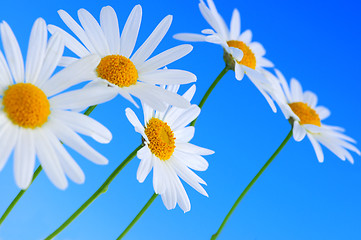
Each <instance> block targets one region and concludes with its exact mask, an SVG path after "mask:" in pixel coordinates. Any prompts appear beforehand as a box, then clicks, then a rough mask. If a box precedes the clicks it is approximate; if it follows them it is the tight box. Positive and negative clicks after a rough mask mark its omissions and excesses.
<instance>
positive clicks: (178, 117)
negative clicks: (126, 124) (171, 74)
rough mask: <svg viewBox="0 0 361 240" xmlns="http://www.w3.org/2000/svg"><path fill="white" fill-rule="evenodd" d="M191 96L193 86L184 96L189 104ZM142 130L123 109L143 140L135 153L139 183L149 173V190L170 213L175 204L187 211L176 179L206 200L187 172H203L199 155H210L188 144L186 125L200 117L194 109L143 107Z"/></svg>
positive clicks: (190, 130)
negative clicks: (151, 180)
mask: <svg viewBox="0 0 361 240" xmlns="http://www.w3.org/2000/svg"><path fill="white" fill-rule="evenodd" d="M178 88H179V85H169V86H168V87H167V91H171V92H174V93H176V92H177V91H178ZM194 93H195V85H193V86H192V87H191V88H190V89H189V90H188V91H187V92H186V93H185V94H184V95H183V97H185V98H186V99H187V100H189V101H190V100H191V99H192V97H193V95H194ZM143 111H144V126H143V125H142V124H141V123H140V121H139V120H138V118H137V116H136V115H135V113H134V112H133V111H132V110H131V109H130V108H127V109H126V115H127V118H128V120H129V121H130V123H131V124H132V125H133V126H134V128H135V131H136V132H138V133H140V134H141V135H142V138H143V142H144V147H143V148H141V149H140V150H139V151H138V154H137V156H138V158H139V159H140V160H141V162H140V164H139V167H138V172H137V179H138V181H139V182H143V181H144V180H145V178H146V177H147V176H148V174H149V172H150V171H151V170H152V169H153V187H154V191H155V192H156V193H157V194H160V195H161V197H162V200H163V203H164V205H165V206H166V208H167V209H168V210H169V209H173V208H175V206H176V204H177V203H178V205H179V206H180V207H181V208H182V210H183V211H184V212H187V211H189V210H190V207H191V205H190V202H189V199H188V196H187V193H186V192H185V190H184V187H183V185H182V183H181V181H180V179H179V177H180V178H182V179H183V180H184V181H185V182H186V183H188V184H189V185H190V186H192V187H193V188H194V189H195V190H197V191H198V192H199V193H201V194H203V195H204V196H208V195H207V193H206V191H205V190H204V188H203V187H202V186H201V185H200V183H201V184H206V183H205V182H204V181H203V180H202V179H201V178H200V177H198V176H197V175H196V174H195V173H194V172H193V171H192V170H190V168H191V169H194V170H197V171H205V170H206V169H207V168H208V162H207V161H206V160H205V159H204V158H203V157H202V156H201V155H210V154H213V153H214V152H213V151H211V150H208V149H205V148H201V147H198V146H196V145H193V144H191V143H189V141H190V140H191V139H192V138H193V135H194V127H193V126H188V127H187V125H188V124H189V123H190V122H191V121H193V120H194V119H196V118H197V117H198V115H199V113H200V108H199V107H198V106H197V105H191V106H190V107H189V108H187V109H181V108H177V107H174V106H173V107H169V106H168V107H167V109H166V111H162V112H160V111H155V110H154V109H152V108H151V107H149V106H148V105H146V104H143Z"/></svg>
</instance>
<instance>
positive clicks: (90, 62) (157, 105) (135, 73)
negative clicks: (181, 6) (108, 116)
mask: <svg viewBox="0 0 361 240" xmlns="http://www.w3.org/2000/svg"><path fill="white" fill-rule="evenodd" d="M199 8H200V11H201V14H202V15H203V17H204V18H205V20H206V21H207V22H208V23H209V25H210V26H211V28H212V29H204V30H203V31H202V34H192V33H181V34H177V35H175V36H174V37H175V38H176V39H179V40H183V41H204V42H210V43H214V44H219V45H220V46H222V48H223V50H224V60H225V62H226V65H227V68H228V69H232V70H234V72H235V78H236V79H237V80H242V79H243V78H244V75H245V74H246V75H247V77H248V79H249V80H251V81H252V83H253V84H254V85H255V86H256V87H257V89H258V90H259V91H260V92H261V94H262V95H263V96H264V97H265V99H266V100H267V102H268V104H269V105H270V107H271V108H272V110H273V111H274V112H276V105H275V103H277V105H278V106H279V108H280V109H281V110H282V112H283V114H284V115H285V117H286V119H288V120H289V121H290V122H291V124H292V126H293V136H294V139H295V140H296V141H301V140H302V139H303V138H304V137H305V136H306V135H307V137H308V138H309V140H310V141H311V143H312V145H313V147H314V149H315V152H316V155H317V158H318V160H319V161H320V162H322V161H323V152H322V149H321V146H320V144H322V145H324V146H325V147H326V148H328V149H329V150H330V151H332V152H333V153H335V154H336V155H337V156H338V157H339V158H341V159H342V160H345V159H347V160H349V161H350V162H353V157H352V156H351V154H350V151H353V152H356V153H357V154H360V151H359V150H358V149H357V148H356V147H355V146H354V145H353V144H352V143H355V141H354V140H353V139H352V138H350V137H348V136H346V135H344V134H343V133H342V132H343V129H342V128H339V127H335V126H330V125H325V124H323V123H322V122H321V121H323V120H324V119H326V118H327V117H328V116H329V115H330V111H329V110H328V109H327V108H325V107H322V106H317V97H316V95H315V94H314V93H312V92H309V91H306V92H303V90H302V87H301V85H300V83H299V82H298V81H297V80H295V79H292V80H291V83H290V85H289V84H288V83H287V81H286V80H285V78H284V77H283V75H282V74H281V72H280V71H279V70H277V69H275V75H274V74H272V73H271V72H269V71H267V70H265V69H264V68H272V67H273V63H272V62H271V61H269V60H267V59H266V58H265V57H264V55H265V53H266V51H265V49H264V48H263V46H262V45H261V44H260V43H259V42H252V32H251V31H250V30H246V31H244V32H241V30H240V14H239V12H238V11H237V10H234V12H233V15H232V20H231V24H230V28H228V27H227V25H226V23H225V21H224V20H223V18H222V17H221V15H220V14H219V13H218V11H217V9H216V7H215V5H214V3H213V1H212V0H207V4H205V3H204V2H203V1H202V0H201V1H200V3H199ZM58 13H59V15H60V17H61V19H62V20H63V22H64V23H65V24H66V25H67V27H68V28H69V29H70V31H66V30H63V29H61V28H59V27H57V26H54V25H46V23H45V21H44V20H43V19H41V18H39V19H37V20H36V21H35V23H34V25H33V28H32V31H31V35H30V40H29V46H28V52H27V56H26V61H25V68H24V62H23V57H22V54H21V50H20V47H19V45H18V42H17V40H16V38H15V36H14V33H13V32H12V30H11V28H10V26H9V25H8V24H7V23H6V22H2V23H1V24H0V31H1V40H2V44H3V49H4V53H5V54H3V53H2V52H1V51H0V97H1V105H0V139H1V141H0V152H1V154H0V170H1V169H2V168H3V167H4V165H5V163H6V162H7V160H8V159H9V158H10V157H11V156H13V160H14V175H15V180H16V183H17V185H18V186H19V187H20V188H22V189H26V188H27V187H28V186H29V185H30V183H31V180H32V177H33V171H34V167H35V165H36V164H35V159H36V158H37V159H38V160H39V162H40V164H41V166H42V168H43V169H44V171H45V173H46V174H47V176H48V178H49V179H50V181H51V182H52V183H53V184H54V185H55V186H57V187H58V188H60V189H65V188H66V187H67V184H68V182H67V177H68V178H69V179H71V180H72V181H74V182H76V183H83V182H84V180H85V177H84V173H83V171H82V170H81V168H80V167H79V166H78V164H77V163H76V162H75V161H74V159H73V157H72V156H71V155H70V154H69V153H68V151H67V150H66V148H65V147H64V145H66V146H68V147H69V148H71V149H73V150H75V151H76V152H78V153H79V154H81V155H82V156H84V157H85V158H87V159H89V160H90V161H92V162H94V163H96V164H107V162H108V160H107V159H106V158H105V157H104V156H103V155H101V154H100V153H98V152H97V151H96V150H94V149H93V148H92V147H91V146H89V145H88V143H87V142H85V141H84V140H83V139H82V138H81V137H80V135H79V134H82V135H86V136H89V137H91V138H93V139H94V140H95V141H97V142H100V143H109V142H110V141H111V139H112V134H111V132H110V131H109V130H108V129H107V128H106V127H104V126H103V125H102V124H100V123H99V122H97V121H96V120H94V119H92V118H90V117H89V116H88V114H89V113H90V111H86V112H85V113H82V111H84V110H85V109H87V108H89V107H90V106H95V105H98V104H101V103H104V102H107V101H110V100H111V99H113V98H114V97H116V96H117V95H118V94H119V95H121V96H122V97H124V98H125V99H127V100H128V101H130V102H131V103H132V104H133V105H134V106H136V107H139V105H141V107H142V109H143V113H144V122H141V121H140V120H139V119H138V117H137V116H136V114H135V113H134V112H133V110H131V109H130V108H127V109H126V110H125V112H126V117H127V118H128V120H129V121H130V123H131V124H132V125H133V126H134V128H135V131H136V132H138V133H140V134H141V138H142V142H143V147H142V148H141V149H140V150H139V151H138V153H137V157H138V158H139V159H140V160H141V161H140V164H139V167H138V171H137V179H138V181H139V182H143V181H144V180H145V178H146V177H147V176H148V175H149V173H150V171H151V170H152V169H153V187H154V191H155V192H156V193H157V194H160V195H161V197H162V200H163V202H164V205H165V206H166V208H167V209H172V208H175V206H176V204H178V205H179V206H180V207H181V208H182V209H183V210H184V211H189V210H190V201H189V199H188V196H187V193H186V192H185V189H184V187H183V185H182V182H181V181H180V178H181V179H182V180H183V181H185V182H186V183H188V184H189V185H190V186H192V187H193V188H194V189H195V190H197V191H198V192H199V193H201V194H203V195H205V196H207V193H206V191H205V190H204V188H203V187H202V185H201V184H205V182H204V180H202V179H201V178H200V177H199V176H197V175H196V174H195V173H194V172H193V171H192V169H193V170H196V171H205V170H206V169H207V168H208V162H207V161H206V160H205V159H204V158H203V157H202V156H204V155H210V154H213V153H214V152H213V151H212V150H209V149H206V148H202V147H199V146H196V145H193V144H191V143H189V142H190V140H191V139H192V138H193V136H194V132H195V130H194V127H193V126H190V125H189V124H190V123H191V122H192V121H193V120H195V119H196V118H197V117H198V115H199V114H200V108H199V107H198V106H197V105H194V104H191V103H190V102H191V100H192V97H193V96H194V94H195V90H196V88H195V85H193V86H191V87H190V88H189V89H188V90H187V91H186V92H185V93H184V94H183V95H182V96H181V95H179V94H177V92H178V89H179V86H180V85H182V84H189V83H193V82H195V81H196V76H195V75H194V74H193V73H191V72H188V71H185V70H180V69H168V68H167V67H166V66H167V65H168V64H170V63H172V62H174V61H176V60H178V59H180V58H182V57H184V56H185V55H187V54H188V53H190V52H191V50H192V46H191V45H189V44H183V45H179V46H175V47H173V48H171V49H168V50H166V51H164V52H162V53H159V54H158V55H155V56H152V57H151V55H152V53H153V52H154V50H155V49H156V47H157V46H158V45H159V43H160V42H161V40H162V39H163V37H164V36H165V34H166V33H167V31H168V29H169V27H170V25H171V22H172V16H171V15H169V16H166V17H165V18H164V19H163V20H162V21H161V22H160V23H159V24H158V26H157V27H156V28H155V29H154V31H153V32H152V33H151V34H150V35H149V37H148V38H147V39H146V40H145V42H144V43H143V44H142V45H141V46H140V47H139V48H138V49H137V50H135V49H134V47H135V44H136V40H137V37H138V32H139V29H140V24H141V18H142V8H141V6H140V5H137V6H135V7H134V8H133V10H132V11H131V13H130V15H129V17H128V19H127V21H126V23H125V25H124V27H123V30H122V32H120V28H119V26H118V19H117V15H116V13H115V11H114V9H113V8H111V7H110V6H107V7H104V8H102V10H101V12H100V22H98V21H97V20H96V19H95V18H94V17H93V16H92V15H91V14H90V13H89V12H88V11H86V10H85V9H80V10H79V11H78V21H77V20H74V19H73V18H72V17H71V16H70V15H69V14H68V13H67V12H65V11H63V10H59V11H58ZM78 22H80V23H78ZM48 32H49V33H50V35H51V36H50V38H48ZM69 32H70V33H69ZM64 47H66V48H68V49H69V50H70V51H72V52H73V53H74V56H75V57H74V56H73V57H70V56H63V51H64ZM4 55H5V56H4ZM80 83H83V84H80ZM84 83H85V84H84ZM78 84H80V85H78ZM73 86H83V87H81V88H78V89H77V88H76V90H73V89H74V88H73ZM70 88H71V89H72V90H69V89H70ZM134 97H136V98H137V99H139V100H140V101H138V100H134ZM137 102H138V103H139V102H140V103H141V104H138V103H137ZM93 108H94V107H93ZM93 108H92V109H93Z"/></svg>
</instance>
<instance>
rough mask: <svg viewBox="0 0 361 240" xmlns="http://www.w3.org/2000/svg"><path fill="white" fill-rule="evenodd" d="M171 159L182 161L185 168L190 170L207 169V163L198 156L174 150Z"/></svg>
mask: <svg viewBox="0 0 361 240" xmlns="http://www.w3.org/2000/svg"><path fill="white" fill-rule="evenodd" d="M173 157H175V158H177V159H179V160H180V161H182V162H183V163H184V164H185V165H186V166H187V167H189V168H192V169H194V170H196V171H205V170H207V168H208V162H207V161H206V160H205V159H204V158H203V157H202V156H199V155H195V154H190V153H185V152H181V151H178V150H177V149H175V150H174V153H173Z"/></svg>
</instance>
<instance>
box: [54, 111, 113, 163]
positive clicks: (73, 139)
mask: <svg viewBox="0 0 361 240" xmlns="http://www.w3.org/2000/svg"><path fill="white" fill-rule="evenodd" d="M48 123H49V125H50V127H51V130H52V131H53V133H54V134H55V136H56V137H57V138H59V139H60V140H61V141H62V142H63V143H64V144H66V145H68V146H69V147H70V148H72V149H74V150H75V151H77V152H78V153H79V154H81V155H82V156H83V157H85V158H87V159H89V160H90V161H92V162H94V163H96V164H101V165H104V164H107V163H108V160H107V159H106V158H105V157H104V156H102V155H101V154H100V153H98V152H97V151H95V150H94V149H93V148H92V147H90V146H89V145H88V144H87V143H86V142H85V141H84V140H83V139H82V138H81V137H80V136H79V135H78V134H76V133H75V132H74V131H73V130H72V129H71V128H69V127H67V126H66V125H64V124H63V123H62V122H61V121H59V120H57V119H53V118H52V119H50V120H49V122H48Z"/></svg>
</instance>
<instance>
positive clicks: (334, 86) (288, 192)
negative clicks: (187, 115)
mask: <svg viewBox="0 0 361 240" xmlns="http://www.w3.org/2000/svg"><path fill="white" fill-rule="evenodd" d="M138 3H140V4H141V5H142V7H143V21H142V25H141V29H140V34H139V38H138V41H137V45H136V47H139V46H140V45H141V44H142V43H143V41H144V40H145V39H146V37H147V36H148V35H149V34H150V33H151V32H152V31H153V29H154V28H155V26H156V25H157V24H158V23H159V22H160V21H161V19H162V18H163V17H165V16H166V15H168V14H172V15H174V20H173V24H172V26H171V28H170V30H169V33H168V34H167V36H166V37H165V39H164V40H163V41H162V42H161V44H160V46H159V47H158V49H157V50H156V53H159V52H160V51H163V50H166V49H168V48H170V47H173V46H176V45H178V44H180V42H178V41H177V40H174V39H173V38H172V36H173V34H175V33H179V32H195V33H198V32H200V30H202V29H204V28H208V25H207V23H206V22H205V20H204V19H203V18H202V16H201V14H200V13H199V10H198V1H196V0H183V1H160V0H154V1H133V0H132V1H124V0H123V1H120V0H118V1H110V0H106V1H94V0H93V1H70V0H64V1H45V0H34V1H3V2H2V4H1V8H0V19H2V20H6V21H7V22H8V23H9V24H10V26H11V27H12V29H13V31H14V32H15V35H16V36H17V38H18V40H19V44H20V46H21V48H22V52H23V54H24V56H25V54H26V51H27V43H28V38H29V34H30V29H31V26H32V24H33V22H34V21H35V19H36V18H38V17H43V18H44V19H45V20H46V21H47V23H51V24H55V25H58V26H60V27H62V28H66V27H65V25H64V24H63V23H62V21H61V20H60V18H59V16H58V15H57V12H56V11H57V10H59V9H64V10H66V11H68V12H69V13H70V14H71V15H72V16H73V17H75V16H76V11H77V10H78V9H79V8H85V9H87V10H89V11H90V12H91V13H92V14H93V15H94V16H95V17H96V18H97V19H98V17H99V13H100V10H101V7H103V6H106V5H111V6H112V7H114V9H115V10H116V12H117V14H118V18H119V21H120V26H123V25H124V23H125V20H126V18H127V17H128V14H129V13H130V11H131V9H132V8H133V6H135V5H136V4H138ZM216 5H217V7H218V10H219V12H220V13H221V14H222V15H223V17H224V18H225V20H226V21H227V23H229V21H230V18H231V14H232V11H233V9H234V8H238V9H239V11H240V13H241V18H242V29H243V30H245V29H251V30H252V31H253V33H254V40H255V41H259V42H261V43H262V44H263V45H264V47H265V48H266V50H267V54H266V57H267V58H268V59H270V60H271V61H273V62H274V63H275V65H276V67H277V68H279V69H280V70H281V71H282V72H283V73H284V74H285V76H286V78H287V80H289V79H290V78H291V77H295V78H297V79H298V80H300V81H301V83H302V85H303V87H304V89H306V90H311V91H314V92H315V93H316V94H317V95H318V97H319V103H320V104H322V105H324V106H327V107H328V108H329V109H330V110H331V112H332V115H331V117H330V118H329V119H327V121H326V122H325V123H327V124H332V125H339V126H342V127H345V128H346V129H347V131H346V134H348V135H350V136H351V137H353V138H355V139H356V140H359V141H360V140H361V127H360V122H361V113H360V111H361V94H360V86H361V85H360V82H361V75H360V66H361V60H360V59H361V58H360V55H361V27H360V23H361V18H360V11H361V7H360V2H358V1H354V0H344V1H332V0H331V1H327V2H325V1H322V0H304V1H282V0H274V1H266V0H254V1H245V0H243V1H235V0H229V1H221V0H216ZM66 29H67V28H66ZM193 46H194V50H193V51H192V52H191V54H189V55H188V56H187V57H185V58H183V59H181V60H180V61H177V62H175V63H173V64H171V65H169V67H170V68H181V69H187V70H189V71H192V72H193V73H195V74H196V75H197V76H198V82H197V92H196V96H195V99H194V101H193V102H194V103H198V102H199V101H200V99H201V97H202V96H203V94H204V93H205V91H206V89H207V88H208V87H209V85H210V84H211V82H212V81H213V80H214V78H215V77H216V76H217V75H218V73H219V72H220V71H221V70H222V68H223V66H224V63H223V60H222V49H221V48H220V47H219V46H216V45H212V44H208V43H195V44H193ZM185 89H187V87H183V88H182V89H181V91H185ZM126 107H132V108H133V109H134V107H133V106H131V105H130V103H129V102H127V101H125V100H123V99H121V98H120V97H117V98H116V99H114V100H113V101H111V102H108V103H106V104H103V105H101V106H99V107H97V108H96V109H95V111H94V112H93V113H92V115H91V116H92V117H93V118H95V119H97V120H98V121H100V122H101V123H103V124H104V125H105V126H107V127H108V128H109V129H110V130H111V131H112V133H113V141H112V142H111V143H110V144H108V145H101V144H97V143H95V142H94V141H92V140H91V139H87V140H88V142H89V143H90V144H91V145H92V146H94V148H96V149H97V150H98V151H100V152H101V153H103V154H104V155H105V156H107V157H108V158H109V162H110V163H109V165H107V166H97V165H95V164H92V163H90V162H89V161H87V160H85V159H84V158H82V157H80V156H79V155H77V154H76V153H74V152H72V154H73V156H74V157H75V158H76V160H77V162H78V163H79V164H80V166H81V167H82V169H83V170H84V172H85V174H86V182H85V184H83V185H76V184H74V183H70V185H69V187H68V189H67V190H66V191H61V190H58V189H57V188H55V187H54V186H53V185H52V184H51V183H50V182H49V180H48V179H47V177H46V176H45V174H44V173H41V174H40V175H39V177H38V179H36V181H35V182H34V184H33V185H32V186H31V187H30V188H29V190H28V191H27V192H26V194H25V195H24V197H23V198H22V199H21V201H20V202H19V203H18V205H17V206H16V207H15V208H14V210H13V212H12V213H11V214H10V215H9V216H8V218H7V219H6V221H5V222H4V224H3V225H2V226H1V227H0V239H1V240H8V239H9V240H32V239H43V238H44V237H46V236H47V235H48V234H50V233H51V232H52V231H53V230H55V228H57V227H58V226H59V225H60V224H61V223H63V221H64V220H65V219H66V218H68V217H69V216H70V214H71V213H73V212H74V211H75V210H76V209H77V208H78V207H79V206H80V205H81V204H82V203H83V202H84V201H85V200H86V199H87V198H88V197H89V196H90V195H91V194H92V193H93V192H94V191H95V190H96V189H97V188H98V187H99V186H100V185H101V183H102V182H103V181H104V180H105V179H106V177H107V176H108V175H109V174H110V173H111V172H112V171H113V169H115V167H116V166H117V165H118V164H119V163H120V162H121V161H122V160H123V159H124V158H125V157H126V156H127V155H128V154H129V153H130V152H131V151H132V150H133V149H134V148H135V147H136V146H138V145H139V143H140V136H139V135H138V134H137V133H135V132H134V130H133V127H132V126H131V125H130V123H129V122H128V121H127V119H126V118H125V114H124V110H125V108H126ZM135 111H136V113H137V114H138V116H140V117H142V116H141V110H140V109H135ZM289 130H290V125H289V124H288V122H287V121H286V120H285V119H284V117H283V115H282V114H281V113H280V112H279V113H277V114H274V113H273V112H272V111H271V110H270V108H269V107H268V105H267V103H266V101H265V100H264V99H263V97H262V96H261V94H260V93H259V92H258V91H257V90H256V88H255V87H254V86H253V85H252V84H251V83H250V81H249V80H248V79H245V80H243V81H242V82H238V81H236V80H235V78H234V73H233V72H229V73H227V75H226V76H225V77H224V79H222V81H221V82H220V83H219V85H218V86H217V88H216V89H215V91H214V92H213V93H212V95H211V96H210V98H209V99H208V101H207V103H206V105H205V106H204V108H203V110H202V113H201V115H200V118H199V121H198V122H197V126H196V136H195V138H194V139H193V140H192V143H194V144H197V145H200V146H204V147H207V148H210V149H213V150H215V152H216V154H214V155H213V156H209V157H207V159H208V161H209V164H210V165H209V169H208V170H207V171H206V172H200V173H199V175H200V176H201V177H202V178H204V179H205V181H206V182H207V183H208V186H207V187H206V190H207V192H208V193H209V198H206V197H204V196H201V195H200V194H198V193H197V192H196V191H195V190H193V189H192V188H190V187H189V186H186V190H187V192H188V194H189V198H190V200H191V204H192V209H191V211H190V212H188V213H186V214H184V213H183V212H182V210H181V209H180V208H179V207H177V208H176V209H175V210H172V211H167V210H166V209H165V207H164V206H163V203H162V201H161V199H160V198H158V199H156V201H155V202H154V204H153V205H152V206H151V207H150V208H149V210H148V211H147V212H146V213H145V215H144V216H143V218H142V219H141V220H140V221H139V222H138V223H137V224H136V225H135V227H134V228H133V229H132V230H131V231H130V232H129V234H128V235H127V236H126V237H125V238H124V239H136V240H138V239H157V240H161V239H164V240H165V239H174V240H178V239H209V238H210V236H211V235H212V234H213V233H214V232H215V231H216V229H217V228H218V227H219V225H220V223H221V221H222V219H223V217H224V216H225V215H226V213H227V212H228V210H229V209H230V207H231V206H232V204H233V203H234V201H235V200H236V198H237V197H238V195H239V194H240V193H241V191H242V190H243V189H244V187H245V186H246V185H247V183H248V182H249V181H250V180H251V179H252V178H253V176H254V175H255V174H256V173H257V171H258V170H259V169H260V168H261V166H262V165H263V164H264V163H265V161H266V160H267V159H268V157H269V156H270V155H271V154H272V153H273V151H274V150H275V149H276V148H277V147H278V146H279V144H280V143H281V142H282V140H283V139H284V137H285V136H286V134H287V133H288V131H289ZM324 152H325V162H324V163H322V164H320V163H318V162H317V159H316V156H315V153H314V151H313V148H312V146H311V144H310V143H309V141H308V140H307V139H305V140H304V141H302V142H300V143H297V142H295V141H294V140H291V141H290V142H289V143H288V144H287V145H286V147H285V148H284V150H283V151H282V152H281V153H280V154H279V155H278V157H277V158H276V160H275V161H274V162H273V163H272V165H271V166H270V167H269V168H268V169H267V171H266V172H265V173H264V174H263V175H262V177H261V178H260V179H259V181H258V182H257V183H256V184H255V186H254V187H253V188H252V189H251V191H250V192H249V193H248V194H247V196H246V197H245V198H244V201H243V202H242V203H241V205H240V206H239V207H238V208H237V210H236V211H235V213H234V214H233V216H232V217H231V219H230V221H229V223H228V224H227V225H226V227H225V228H224V231H223V233H222V234H221V235H220V237H219V239H220V240H221V239H245V240H248V239H249V240H256V239H257V240H260V239H271V240H273V239H275V240H290V239H291V240H304V239H317V240H319V239H327V240H331V239H334V240H336V239H337V240H338V239H347V240H358V239H361V227H360V225H361V204H360V203H361V174H360V173H361V162H360V160H361V159H360V157H359V156H356V155H354V156H355V164H354V165H351V164H350V163H348V162H342V161H341V160H340V159H338V158H337V157H336V156H334V155H333V154H332V153H330V152H329V151H328V150H325V149H324ZM0 154H1V153H0ZM138 164H139V159H134V160H133V161H132V162H131V163H130V164H128V166H126V167H125V169H124V170H123V171H122V172H121V174H120V175H119V176H118V177H117V178H116V179H115V180H114V182H113V183H112V184H111V185H110V187H109V190H108V191H107V192H106V194H103V195H101V196H100V197H99V199H97V200H96V201H95V202H94V203H93V204H92V205H91V206H90V207H89V208H88V209H86V211H85V212H84V213H83V214H81V215H80V217H78V218H77V219H76V220H75V221H74V222H73V223H72V224H71V225H70V226H69V227H68V228H67V229H66V230H65V231H63V232H62V233H61V234H60V235H58V237H56V239H64V240H65V239H87V240H88V239H115V238H116V237H117V236H118V235H119V234H120V233H121V232H122V230H123V229H124V228H125V227H126V226H127V224H128V223H129V222H130V221H131V220H132V218H133V217H134V216H135V215H136V213H137V212H138V211H139V210H140V209H141V207H142V206H143V205H144V204H145V203H146V201H147V200H148V199H149V197H150V196H151V195H152V194H153V188H152V181H151V180H152V178H151V177H148V178H147V179H146V181H145V183H143V184H139V183H138V182H137V180H136V170H137V167H138ZM12 168H13V161H12V159H11V160H10V161H8V163H7V165H6V166H5V168H4V170H3V171H2V172H1V173H0V196H1V197H0V212H1V213H2V212H3V211H5V209H6V207H7V205H8V204H9V203H10V202H11V200H12V199H13V198H14V197H15V195H16V194H17V192H18V191H19V189H18V188H17V187H16V185H15V183H14V179H13V170H12Z"/></svg>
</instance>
